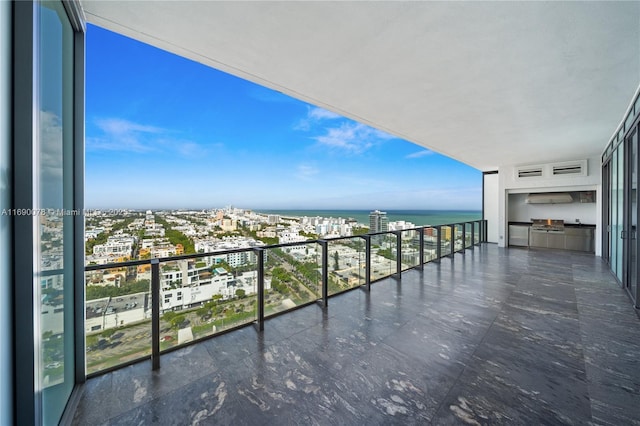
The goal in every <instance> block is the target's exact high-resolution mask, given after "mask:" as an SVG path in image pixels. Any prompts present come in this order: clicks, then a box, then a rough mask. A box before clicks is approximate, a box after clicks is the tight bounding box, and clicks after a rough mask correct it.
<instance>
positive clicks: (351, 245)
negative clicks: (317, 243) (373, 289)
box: [327, 237, 366, 295]
mask: <svg viewBox="0 0 640 426" xmlns="http://www.w3.org/2000/svg"><path fill="white" fill-rule="evenodd" d="M327 244H328V246H327V253H328V264H327V269H328V272H329V278H328V283H329V295H332V294H337V293H341V292H343V291H346V290H349V289H352V288H355V287H359V286H361V285H363V284H364V283H365V279H366V270H365V267H366V244H365V241H364V239H362V238H357V237H356V238H340V239H335V240H334V239H332V240H329V241H328V242H327Z"/></svg>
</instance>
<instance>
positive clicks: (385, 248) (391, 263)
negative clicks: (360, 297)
mask: <svg viewBox="0 0 640 426" xmlns="http://www.w3.org/2000/svg"><path fill="white" fill-rule="evenodd" d="M397 253H398V238H397V236H396V234H394V233H393V232H378V233H375V234H371V271H370V273H369V279H370V280H371V282H374V281H378V280H381V279H383V278H387V277H390V276H391V275H393V274H395V273H396V272H397Z"/></svg>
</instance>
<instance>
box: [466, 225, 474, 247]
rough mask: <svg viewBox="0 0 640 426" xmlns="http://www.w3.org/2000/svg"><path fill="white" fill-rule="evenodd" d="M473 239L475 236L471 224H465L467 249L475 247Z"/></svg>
mask: <svg viewBox="0 0 640 426" xmlns="http://www.w3.org/2000/svg"><path fill="white" fill-rule="evenodd" d="M472 237H473V234H472V233H471V224H470V223H465V224H464V246H465V248H467V247H471V246H472V245H473V243H472Z"/></svg>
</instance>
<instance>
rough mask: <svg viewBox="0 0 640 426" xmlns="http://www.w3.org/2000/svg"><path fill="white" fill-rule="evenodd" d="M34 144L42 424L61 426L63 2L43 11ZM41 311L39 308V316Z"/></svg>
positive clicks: (67, 268) (67, 144)
mask: <svg viewBox="0 0 640 426" xmlns="http://www.w3.org/2000/svg"><path fill="white" fill-rule="evenodd" d="M37 30H38V34H39V37H38V42H39V49H38V64H37V70H38V72H37V76H38V78H37V82H38V84H37V95H38V108H37V112H36V114H37V121H36V123H37V131H36V135H35V136H36V137H35V141H34V142H35V144H34V159H35V169H34V179H33V182H34V188H33V190H34V195H35V197H34V200H35V206H34V207H35V208H34V211H35V212H36V214H35V215H34V218H35V230H34V231H35V232H34V233H35V235H34V237H35V238H34V239H35V241H34V248H35V253H36V257H37V259H36V260H35V274H34V286H35V287H36V291H35V294H38V291H39V293H40V294H39V299H38V300H39V302H40V305H39V310H40V312H39V316H40V321H39V330H37V331H36V334H37V335H36V336H35V337H36V341H37V342H38V344H37V347H38V354H37V356H38V358H39V359H37V360H36V362H37V365H36V370H37V371H38V370H39V374H37V375H36V379H37V381H38V382H39V386H38V387H39V388H40V389H41V392H42V393H41V396H42V402H41V404H42V422H43V424H58V422H59V420H60V418H61V416H62V412H63V410H64V408H65V406H66V403H67V400H68V399H69V396H70V395H71V391H72V390H73V386H74V383H75V380H74V371H75V368H74V365H75V359H74V352H75V351H74V345H75V339H74V303H73V302H74V273H73V269H74V268H73V266H74V252H73V249H74V236H73V220H74V215H75V212H74V203H73V136H74V113H73V110H74V108H73V99H74V92H73V88H74V84H73V81H74V80H73V77H74V75H73V72H74V62H73V52H74V34H73V28H72V27H71V24H70V22H69V19H68V17H67V14H66V11H65V9H64V7H63V5H62V2H58V1H55V2H53V1H52V2H48V1H47V2H42V3H40V5H39V10H38V29H37ZM36 315H37V314H36Z"/></svg>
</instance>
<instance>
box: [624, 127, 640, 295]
mask: <svg viewBox="0 0 640 426" xmlns="http://www.w3.org/2000/svg"><path fill="white" fill-rule="evenodd" d="M638 136H639V135H638V129H637V123H636V124H635V125H634V126H632V127H631V128H630V129H629V130H628V131H627V134H626V135H625V138H624V143H623V144H624V154H625V161H624V163H625V176H624V186H625V188H624V230H625V234H624V235H625V243H624V249H623V253H624V255H623V272H624V274H623V280H622V283H621V284H622V287H623V288H624V289H625V290H626V291H627V293H629V296H630V297H631V299H632V301H633V302H634V306H635V307H640V305H639V300H638V282H639V278H640V274H639V269H640V268H638V264H637V262H638V253H639V250H640V240H639V239H638V235H637V234H638V229H637V223H636V224H633V223H632V222H633V220H632V218H633V215H634V213H635V218H636V222H637V220H638V219H639V218H640V205H639V203H638V199H637V193H636V194H634V193H633V188H634V187H635V188H636V192H637V188H638V184H639V183H640V182H638V171H639V170H640V169H639V167H640V153H639V147H638V144H639V141H638ZM634 138H635V147H634V146H633V145H634ZM621 145H622V144H621ZM634 148H635V149H634ZM634 151H635V156H634V155H632V153H633V152H634ZM631 170H635V172H636V173H635V176H633V174H632V173H631ZM634 178H635V180H636V182H633V180H634ZM634 198H635V200H636V201H635V206H634V202H632V200H633V199H634ZM634 208H635V212H634V211H632V209H634ZM634 254H635V259H633V257H634V256H633V255H634ZM634 262H635V263H634Z"/></svg>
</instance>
